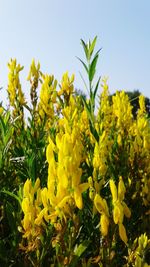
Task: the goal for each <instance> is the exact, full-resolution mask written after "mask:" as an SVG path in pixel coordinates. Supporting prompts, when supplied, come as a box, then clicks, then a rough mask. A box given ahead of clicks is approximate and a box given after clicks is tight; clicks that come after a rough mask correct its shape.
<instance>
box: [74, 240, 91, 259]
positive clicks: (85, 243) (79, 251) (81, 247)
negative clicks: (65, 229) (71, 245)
mask: <svg viewBox="0 0 150 267" xmlns="http://www.w3.org/2000/svg"><path fill="white" fill-rule="evenodd" d="M89 243H90V241H88V240H85V241H83V242H82V243H81V244H80V245H79V246H78V247H77V248H76V249H75V255H76V256H78V257H81V255H82V254H83V253H84V252H85V250H86V249H87V248H88V246H89Z"/></svg>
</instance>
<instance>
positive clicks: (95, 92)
mask: <svg viewBox="0 0 150 267" xmlns="http://www.w3.org/2000/svg"><path fill="white" fill-rule="evenodd" d="M100 79H101V77H99V79H98V81H97V84H96V86H95V89H94V93H93V94H94V98H95V97H96V94H97V90H98V86H99V83H100Z"/></svg>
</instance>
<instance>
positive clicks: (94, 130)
mask: <svg viewBox="0 0 150 267" xmlns="http://www.w3.org/2000/svg"><path fill="white" fill-rule="evenodd" d="M90 130H91V133H92V134H93V136H94V138H95V139H96V141H97V142H99V135H98V133H97V131H96V129H95V128H94V127H93V125H92V123H91V122H90Z"/></svg>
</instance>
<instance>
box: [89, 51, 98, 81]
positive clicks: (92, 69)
mask: <svg viewBox="0 0 150 267" xmlns="http://www.w3.org/2000/svg"><path fill="white" fill-rule="evenodd" d="M97 60H98V54H96V55H95V57H94V58H93V60H92V62H91V64H90V69H89V80H90V82H92V80H93V78H94V75H95V71H96V64H97Z"/></svg>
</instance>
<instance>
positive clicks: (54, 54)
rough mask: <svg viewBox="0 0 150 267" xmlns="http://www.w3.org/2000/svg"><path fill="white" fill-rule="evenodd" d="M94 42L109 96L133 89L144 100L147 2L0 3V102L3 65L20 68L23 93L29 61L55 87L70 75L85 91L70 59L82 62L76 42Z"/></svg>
mask: <svg viewBox="0 0 150 267" xmlns="http://www.w3.org/2000/svg"><path fill="white" fill-rule="evenodd" d="M95 35H97V36H98V41H97V48H100V47H102V51H101V54H100V58H99V63H98V68H97V75H101V76H108V77H109V87H110V92H111V93H112V92H114V91H115V90H122V89H123V90H130V91H132V90H134V89H139V90H140V91H141V92H142V93H143V94H144V95H146V96H148V97H150V1H149V0H141V1H140V0H126V1H123V0H91V1H90V0H53V1H52V0H0V87H3V90H2V91H0V101H2V100H3V101H4V102H5V101H6V88H7V73H8V70H7V62H8V61H9V60H10V58H16V59H17V61H18V63H20V64H21V65H24V67H25V68H24V70H23V72H22V74H21V81H22V82H23V90H24V92H25V94H26V95H27V96H28V94H29V84H28V83H27V82H25V79H26V77H27V74H28V70H29V66H30V63H31V61H32V58H35V60H36V61H38V60H39V61H40V63H41V70H42V71H43V72H46V73H49V74H54V76H55V77H56V78H57V79H58V80H59V81H60V80H61V76H62V74H63V73H64V72H65V71H67V70H68V71H69V74H70V75H71V74H72V73H74V74H75V77H76V79H75V87H76V88H79V89H81V90H83V91H84V90H85V88H84V84H83V82H82V80H81V78H80V75H79V71H81V72H82V73H83V75H84V71H83V68H82V66H81V64H80V63H79V62H78V60H77V59H76V56H78V57H80V58H84V55H83V51H82V47H81V44H80V39H81V38H82V39H84V40H85V41H87V40H88V39H89V38H91V39H92V38H93V37H94V36H95Z"/></svg>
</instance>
